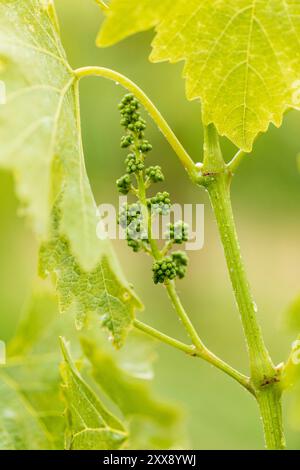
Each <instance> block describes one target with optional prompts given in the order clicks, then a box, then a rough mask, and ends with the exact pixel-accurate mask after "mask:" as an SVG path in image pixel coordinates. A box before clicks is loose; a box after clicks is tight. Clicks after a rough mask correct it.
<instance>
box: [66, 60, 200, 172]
mask: <svg viewBox="0 0 300 470" xmlns="http://www.w3.org/2000/svg"><path fill="white" fill-rule="evenodd" d="M74 74H75V75H76V77H77V78H78V79H81V78H84V77H91V76H95V77H103V78H107V79H109V80H112V81H114V82H115V83H120V84H121V85H122V86H123V87H124V88H126V89H127V90H128V91H130V92H131V93H133V94H134V95H135V97H136V98H137V99H138V100H139V102H140V103H141V104H142V105H143V106H144V108H145V109H146V110H147V111H148V113H149V114H150V116H151V117H152V119H153V120H154V122H155V123H156V125H157V126H158V128H159V129H160V131H161V132H162V134H163V135H164V137H165V138H166V140H167V141H168V142H169V144H170V145H171V147H172V148H173V150H174V151H175V153H176V154H177V156H178V158H179V159H180V161H181V163H182V165H183V166H184V168H185V169H186V171H187V172H188V174H189V176H190V177H191V178H192V179H193V180H194V181H196V179H197V177H198V171H197V168H196V166H195V163H194V162H193V160H192V159H191V157H190V156H189V154H188V153H187V151H186V150H185V148H184V147H183V145H182V144H181V142H180V141H179V140H178V139H177V137H176V135H175V134H174V132H173V131H172V129H171V128H170V126H169V124H168V123H167V121H166V120H165V119H164V118H163V116H162V115H161V113H160V112H159V111H158V109H157V108H156V107H155V105H154V104H153V103H152V101H151V100H150V99H149V98H148V96H147V95H146V94H145V93H144V92H143V90H141V89H140V88H139V87H138V86H137V85H136V84H135V83H134V82H132V81H131V80H130V79H129V78H127V77H125V76H124V75H122V74H120V73H118V72H115V71H114V70H110V69H107V68H104V67H82V68H79V69H77V70H74Z"/></svg>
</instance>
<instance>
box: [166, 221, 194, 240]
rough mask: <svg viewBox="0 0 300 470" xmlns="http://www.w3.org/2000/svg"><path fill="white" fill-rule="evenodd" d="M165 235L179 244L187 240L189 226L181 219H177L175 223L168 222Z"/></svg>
mask: <svg viewBox="0 0 300 470" xmlns="http://www.w3.org/2000/svg"><path fill="white" fill-rule="evenodd" d="M166 235H167V237H168V238H169V239H170V240H174V243H176V244H177V245H180V244H181V243H185V242H187V241H188V240H189V226H188V224H186V223H184V222H183V221H182V220H179V221H178V222H176V223H175V224H169V226H168V232H167V234H166Z"/></svg>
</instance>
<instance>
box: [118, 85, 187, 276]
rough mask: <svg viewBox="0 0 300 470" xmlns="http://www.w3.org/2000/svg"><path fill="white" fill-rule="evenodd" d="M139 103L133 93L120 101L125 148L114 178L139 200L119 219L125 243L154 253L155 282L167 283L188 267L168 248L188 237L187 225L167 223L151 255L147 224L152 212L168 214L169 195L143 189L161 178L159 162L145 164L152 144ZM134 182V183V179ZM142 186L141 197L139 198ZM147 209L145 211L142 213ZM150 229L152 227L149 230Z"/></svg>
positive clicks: (179, 253)
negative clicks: (159, 247) (120, 168)
mask: <svg viewBox="0 0 300 470" xmlns="http://www.w3.org/2000/svg"><path fill="white" fill-rule="evenodd" d="M139 108H140V104H139V102H138V100H137V99H136V98H135V97H134V95H133V94H131V93H129V94H126V95H125V96H124V98H123V99H122V101H121V103H120V104H119V110H120V113H121V122H120V124H121V126H123V127H124V129H125V134H124V135H123V136H122V138H121V148H123V149H128V151H129V153H128V154H127V156H126V159H125V168H126V171H125V174H124V175H122V176H121V177H120V178H119V179H118V180H117V182H116V184H117V189H118V191H119V192H120V193H121V194H123V195H127V194H129V193H133V194H134V195H136V196H137V199H138V202H135V203H133V204H124V205H123V206H122V208H121V210H120V213H119V217H118V223H119V224H120V226H121V227H122V228H123V229H124V230H125V233H126V239H127V244H128V246H129V247H130V248H132V250H133V251H134V252H138V251H140V250H144V251H146V252H148V253H149V254H152V256H154V258H155V261H154V264H153V268H152V271H153V280H154V283H155V284H158V283H166V282H169V281H172V280H174V279H176V278H179V279H182V278H183V277H184V276H185V274H186V270H187V265H188V257H187V255H186V254H185V252H183V251H176V252H170V251H171V249H172V245H173V244H182V243H184V242H186V241H188V238H189V235H188V226H187V224H185V223H183V222H182V221H178V222H175V223H174V224H169V225H168V230H167V233H166V238H167V240H168V241H167V243H166V246H165V249H162V250H161V251H159V250H158V253H159V255H157V253H156V254H155V255H154V253H153V252H152V248H151V243H150V240H149V233H148V228H147V224H148V223H149V219H150V223H151V220H152V217H154V216H155V215H168V214H169V213H170V209H171V205H172V204H171V198H170V194H169V193H168V192H167V191H163V192H158V193H156V194H155V195H154V196H151V197H148V198H147V197H146V190H147V189H148V188H149V187H150V186H151V185H152V184H154V183H160V182H163V181H164V179H165V178H164V174H163V172H162V169H161V167H160V166H158V165H155V166H146V163H145V160H146V157H147V155H148V153H149V152H150V151H151V150H152V145H151V144H150V143H149V142H148V140H146V139H145V130H146V121H145V120H144V119H143V118H142V117H141V114H140V112H139ZM135 182H136V183H137V187H136V186H135V185H134V183H135ZM141 187H142V188H143V201H142V200H141ZM145 211H146V215H145ZM145 219H147V220H145ZM150 232H151V230H150Z"/></svg>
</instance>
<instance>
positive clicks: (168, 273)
mask: <svg viewBox="0 0 300 470" xmlns="http://www.w3.org/2000/svg"><path fill="white" fill-rule="evenodd" d="M187 265H188V257H187V255H186V254H185V252H184V251H175V252H174V253H172V254H171V255H170V256H165V257H164V258H163V259H162V260H158V261H155V263H154V264H153V268H152V271H153V281H154V283H155V284H159V283H161V284H163V283H164V282H167V281H172V280H174V279H175V278H176V277H178V278H179V279H182V278H184V276H185V275H186V269H187Z"/></svg>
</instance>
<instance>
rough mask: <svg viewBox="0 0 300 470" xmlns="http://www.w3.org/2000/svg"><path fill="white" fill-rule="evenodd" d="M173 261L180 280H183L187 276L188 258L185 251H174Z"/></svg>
mask: <svg viewBox="0 0 300 470" xmlns="http://www.w3.org/2000/svg"><path fill="white" fill-rule="evenodd" d="M172 261H173V262H174V263H175V265H176V275H177V276H178V277H179V279H183V278H184V277H185V275H186V271H187V265H188V261H189V259H188V256H187V254H186V253H185V252H184V251H174V252H173V253H172Z"/></svg>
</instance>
